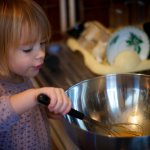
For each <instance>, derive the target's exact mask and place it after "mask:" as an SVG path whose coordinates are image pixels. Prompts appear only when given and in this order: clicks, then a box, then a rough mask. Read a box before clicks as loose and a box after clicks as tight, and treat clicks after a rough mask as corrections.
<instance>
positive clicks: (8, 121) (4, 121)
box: [0, 96, 20, 132]
mask: <svg viewBox="0 0 150 150" xmlns="http://www.w3.org/2000/svg"><path fill="white" fill-rule="evenodd" d="M19 118H20V116H19V115H18V114H16V113H15V111H14V109H13V108H12V106H11V104H10V99H9V96H2V97H0V132H2V131H6V130H9V129H10V128H11V126H12V125H14V124H15V123H16V122H17V121H18V120H19Z"/></svg>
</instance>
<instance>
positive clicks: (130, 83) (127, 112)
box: [64, 74, 150, 150]
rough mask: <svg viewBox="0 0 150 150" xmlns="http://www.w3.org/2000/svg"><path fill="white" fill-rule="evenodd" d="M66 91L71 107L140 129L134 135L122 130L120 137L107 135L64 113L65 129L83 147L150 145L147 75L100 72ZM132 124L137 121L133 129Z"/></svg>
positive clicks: (122, 149)
mask: <svg viewBox="0 0 150 150" xmlns="http://www.w3.org/2000/svg"><path fill="white" fill-rule="evenodd" d="M66 93H67V95H68V96H69V97H70V99H71V100H72V107H73V108H74V109H76V110H79V111H81V112H83V113H84V114H85V115H87V116H89V117H91V118H93V119H95V120H97V121H100V122H102V123H105V124H117V123H124V124H131V126H128V127H129V128H130V129H131V130H134V131H135V132H137V133H138V132H140V133H142V134H139V136H133V137H132V136H130V135H129V134H127V133H123V132H122V134H124V135H121V137H117V136H115V135H113V136H110V135H109V134H108V133H107V132H105V131H104V130H103V129H99V128H97V127H96V126H94V125H93V126H92V127H91V126H89V125H88V124H87V123H86V122H83V121H82V120H79V119H76V118H73V117H71V116H69V115H66V116H65V119H64V121H65V129H66V131H67V133H68V134H69V136H70V138H71V139H72V140H73V141H74V142H75V144H76V145H78V146H79V147H80V148H81V149H82V150H84V149H86V150H88V149H89V150H90V149H91V150H93V149H94V150H95V149H102V150H110V149H111V150H116V149H117V150H135V149H136V150H141V149H144V150H148V149H150V76H149V75H142V74H111V75H105V76H99V77H96V78H93V79H89V80H85V81H82V82H80V83H78V84H76V85H74V86H72V87H70V88H69V89H68V90H67V91H66ZM133 124H138V126H139V128H138V129H137V128H136V129H135V126H134V125H133ZM115 128H116V127H115ZM116 130H117V132H119V130H121V129H120V128H118V129H116ZM141 135H142V136H141Z"/></svg>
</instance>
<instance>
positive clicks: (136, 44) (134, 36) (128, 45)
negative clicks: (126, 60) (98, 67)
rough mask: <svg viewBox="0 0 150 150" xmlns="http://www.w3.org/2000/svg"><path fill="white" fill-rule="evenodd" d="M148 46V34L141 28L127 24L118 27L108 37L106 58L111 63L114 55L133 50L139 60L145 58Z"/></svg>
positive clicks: (147, 53) (149, 49) (148, 49)
mask: <svg viewBox="0 0 150 150" xmlns="http://www.w3.org/2000/svg"><path fill="white" fill-rule="evenodd" d="M149 47H150V46H149V39H148V36H147V35H146V33H145V32H144V31H143V30H141V29H139V28H136V27H132V26H127V27H124V28H121V29H119V30H118V31H116V32H115V33H114V34H112V36H111V37H110V39H109V41H108V43H107V46H106V56H107V60H108V62H109V63H110V64H113V63H114V60H115V57H116V56H117V55H118V54H119V53H120V52H122V51H125V50H133V51H135V52H136V53H137V54H138V55H139V57H140V59H141V60H145V59H147V58H148V55H149V51H150V48H149Z"/></svg>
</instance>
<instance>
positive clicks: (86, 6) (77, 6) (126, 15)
mask: <svg viewBox="0 0 150 150" xmlns="http://www.w3.org/2000/svg"><path fill="white" fill-rule="evenodd" d="M36 1H37V2H38V3H39V4H40V5H41V6H42V7H43V9H44V10H45V12H46V14H47V15H48V18H49V20H50V22H51V25H52V33H53V35H52V40H54V41H57V40H60V39H61V38H62V36H63V33H64V32H66V31H67V30H68V29H70V28H72V27H73V26H75V25H76V24H79V23H83V22H86V21H93V20H97V21H99V22H100V23H102V24H103V25H104V26H105V27H108V28H110V29H115V28H117V27H119V26H122V25H133V24H136V25H138V24H142V23H144V22H148V21H150V1H149V0H36Z"/></svg>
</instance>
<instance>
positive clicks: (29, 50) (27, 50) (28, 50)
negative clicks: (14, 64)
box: [23, 48, 32, 53]
mask: <svg viewBox="0 0 150 150" xmlns="http://www.w3.org/2000/svg"><path fill="white" fill-rule="evenodd" d="M31 51H32V48H30V49H24V50H23V52H25V53H29V52H31Z"/></svg>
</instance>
